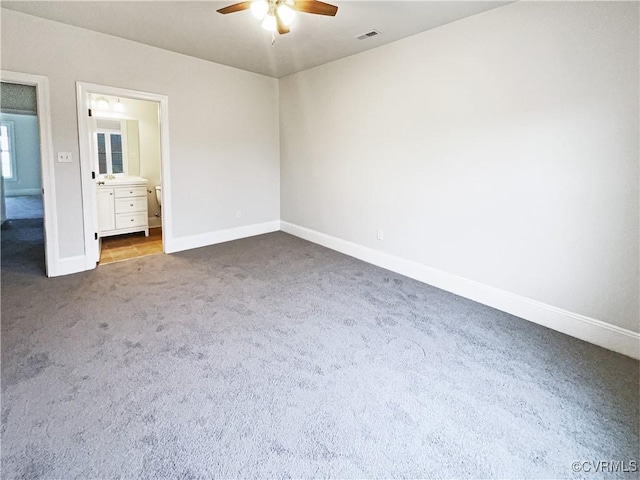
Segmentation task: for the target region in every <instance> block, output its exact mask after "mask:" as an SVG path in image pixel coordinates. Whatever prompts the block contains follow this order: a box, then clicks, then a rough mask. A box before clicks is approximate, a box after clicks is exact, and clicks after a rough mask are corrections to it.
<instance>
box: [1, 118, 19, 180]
mask: <svg viewBox="0 0 640 480" xmlns="http://www.w3.org/2000/svg"><path fill="white" fill-rule="evenodd" d="M0 156H1V159H2V177H3V178H4V179H5V180H13V181H15V180H17V179H18V177H17V175H16V173H17V172H16V154H15V141H14V137H13V122H2V123H0Z"/></svg>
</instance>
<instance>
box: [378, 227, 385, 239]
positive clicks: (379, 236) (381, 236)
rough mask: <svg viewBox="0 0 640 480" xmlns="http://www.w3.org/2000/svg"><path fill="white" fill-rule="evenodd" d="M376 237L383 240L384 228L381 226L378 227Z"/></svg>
mask: <svg viewBox="0 0 640 480" xmlns="http://www.w3.org/2000/svg"><path fill="white" fill-rule="evenodd" d="M377 238H378V240H384V230H382V229H381V228H379V229H378V235H377Z"/></svg>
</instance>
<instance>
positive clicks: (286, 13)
mask: <svg viewBox="0 0 640 480" xmlns="http://www.w3.org/2000/svg"><path fill="white" fill-rule="evenodd" d="M249 9H251V13H253V15H254V16H255V17H256V18H257V19H258V20H262V28H264V29H265V30H269V31H270V32H274V33H275V32H276V31H277V32H278V33H279V34H281V35H283V34H285V33H289V32H290V31H291V30H290V29H289V25H291V22H292V21H293V19H294V17H295V12H296V11H297V12H304V13H312V14H314V15H327V16H330V17H334V16H335V15H336V13H337V12H338V7H336V6H335V5H330V4H328V3H324V2H320V1H319V0H252V1H248V2H240V3H235V4H233V5H229V6H228V7H224V8H221V9H219V10H218V13H222V14H227V13H234V12H240V11H242V10H249Z"/></svg>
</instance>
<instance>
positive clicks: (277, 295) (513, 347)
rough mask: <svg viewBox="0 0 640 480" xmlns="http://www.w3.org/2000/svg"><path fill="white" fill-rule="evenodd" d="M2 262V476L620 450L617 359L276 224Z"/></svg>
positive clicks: (628, 400) (492, 468)
mask: <svg viewBox="0 0 640 480" xmlns="http://www.w3.org/2000/svg"><path fill="white" fill-rule="evenodd" d="M3 256H4V249H3ZM5 265H6V263H5V261H4V259H3V269H2V478H4V479H12V478H23V477H24V478H64V479H67V478H83V479H84V478H153V479H160V478H181V479H191V478H213V477H217V478H255V477H262V478H287V477H298V478H300V477H302V478H320V477H322V478H338V477H339V478H417V477H428V478H489V477H500V478H523V477H527V478H532V477H538V478H574V477H576V478H583V477H588V478H615V477H625V474H623V473H620V472H618V473H612V474H606V475H602V474H589V475H587V474H578V475H575V474H574V473H573V472H572V469H571V464H572V462H574V461H625V462H627V464H628V462H629V461H631V460H636V461H637V459H638V449H639V441H638V418H639V411H638V400H639V396H638V388H639V383H638V362H636V361H634V360H632V359H630V358H627V357H624V356H622V355H618V354H615V353H612V352H609V351H607V350H604V349H601V348H599V347H596V346H593V345H589V344H587V343H584V342H581V341H579V340H576V339H573V338H570V337H568V336H565V335H562V334H559V333H556V332H553V331H551V330H548V329H545V328H543V327H540V326H537V325H534V324H532V323H529V322H526V321H524V320H521V319H518V318H516V317H513V316H510V315H507V314H505V313H501V312H499V311H496V310H493V309H491V308H488V307H485V306H482V305H479V304H477V303H474V302H471V301H469V300H465V299H463V298H460V297H457V296H455V295H452V294H448V293H446V292H443V291H441V290H438V289H436V288H432V287H430V286H427V285H424V284H421V283H418V282H416V281H413V280H410V279H407V278H405V277H402V276H400V275H396V274H393V273H390V272H388V271H385V270H383V269H380V268H376V267H373V266H370V265H367V264H365V263H362V262H360V261H358V260H355V259H352V258H350V257H346V256H343V255H340V254H338V253H335V252H332V251H330V250H327V249H324V248H322V247H319V246H316V245H313V244H311V243H308V242H305V241H303V240H300V239H297V238H294V237H292V236H289V235H286V234H284V233H274V234H269V235H263V236H259V237H254V238H251V239H245V240H240V241H236V242H230V243H226V244H221V245H217V246H212V247H207V248H202V249H198V250H192V251H188V252H183V253H180V254H175V255H157V256H151V257H143V258H139V259H135V260H131V261H127V262H120V263H114V264H110V265H105V266H101V267H99V268H98V269H97V270H95V271H91V272H86V273H82V274H76V275H72V276H68V277H61V278H56V279H46V278H42V276H41V274H39V273H38V270H37V268H35V267H33V268H22V269H20V268H7V269H5V268H4V267H5ZM626 477H627V478H637V474H627V475H626Z"/></svg>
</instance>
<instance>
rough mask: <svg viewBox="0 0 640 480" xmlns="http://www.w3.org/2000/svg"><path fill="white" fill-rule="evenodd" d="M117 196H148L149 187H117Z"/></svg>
mask: <svg viewBox="0 0 640 480" xmlns="http://www.w3.org/2000/svg"><path fill="white" fill-rule="evenodd" d="M114 190H115V193H116V198H126V197H145V200H146V198H147V187H116V188H115V189H114Z"/></svg>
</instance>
